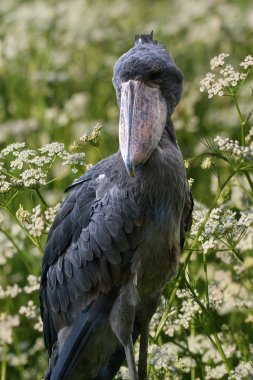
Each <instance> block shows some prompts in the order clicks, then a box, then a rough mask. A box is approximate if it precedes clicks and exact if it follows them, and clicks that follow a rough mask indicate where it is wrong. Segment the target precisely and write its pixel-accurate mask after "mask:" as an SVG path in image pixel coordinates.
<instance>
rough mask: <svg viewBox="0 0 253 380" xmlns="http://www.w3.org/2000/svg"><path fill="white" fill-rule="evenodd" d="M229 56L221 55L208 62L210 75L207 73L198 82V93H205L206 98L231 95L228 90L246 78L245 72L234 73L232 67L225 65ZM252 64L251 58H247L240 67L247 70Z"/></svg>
mask: <svg viewBox="0 0 253 380" xmlns="http://www.w3.org/2000/svg"><path fill="white" fill-rule="evenodd" d="M228 56H229V54H225V53H221V54H219V55H218V56H217V57H214V58H213V59H212V60H211V61H210V66H211V71H212V72H211V73H210V72H209V73H207V74H206V76H205V78H203V79H202V80H201V81H200V92H204V91H207V93H208V98H212V97H213V96H214V95H219V96H223V95H225V94H227V95H231V92H230V90H231V89H233V88H234V87H236V86H237V85H238V84H239V83H240V82H241V81H242V80H244V79H245V78H246V76H247V74H246V73H245V72H238V71H235V69H234V68H233V66H232V65H230V64H225V60H226V58H227V57H228ZM251 62H252V57H251V56H247V57H246V58H245V60H244V61H243V62H241V63H240V66H241V67H242V68H243V70H246V69H248V68H249V67H250V66H252V64H251Z"/></svg>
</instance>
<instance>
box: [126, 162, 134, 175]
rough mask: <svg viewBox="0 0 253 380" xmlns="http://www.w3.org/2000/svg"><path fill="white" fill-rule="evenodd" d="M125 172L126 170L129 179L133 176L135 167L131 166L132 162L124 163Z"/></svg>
mask: <svg viewBox="0 0 253 380" xmlns="http://www.w3.org/2000/svg"><path fill="white" fill-rule="evenodd" d="M126 170H127V172H128V174H129V176H130V177H134V176H135V165H134V164H133V162H132V161H130V160H127V161H126Z"/></svg>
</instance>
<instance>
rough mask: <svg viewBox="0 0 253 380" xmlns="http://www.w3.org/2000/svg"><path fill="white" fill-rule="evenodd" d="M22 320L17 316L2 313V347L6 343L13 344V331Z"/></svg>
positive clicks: (0, 338)
mask: <svg viewBox="0 0 253 380" xmlns="http://www.w3.org/2000/svg"><path fill="white" fill-rule="evenodd" d="M19 323H20V320H19V317H18V316H17V315H10V314H5V313H0V346H2V345H3V344H4V343H7V344H11V343H12V342H13V335H12V329H13V327H17V326H19Z"/></svg>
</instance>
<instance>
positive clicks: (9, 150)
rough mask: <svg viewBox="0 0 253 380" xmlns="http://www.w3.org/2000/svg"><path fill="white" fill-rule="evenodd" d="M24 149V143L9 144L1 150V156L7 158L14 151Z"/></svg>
mask: <svg viewBox="0 0 253 380" xmlns="http://www.w3.org/2000/svg"><path fill="white" fill-rule="evenodd" d="M24 147H25V143H24V142H22V143H14V144H10V145H8V146H7V147H6V148H4V149H3V150H1V155H2V156H7V155H8V154H10V153H13V152H15V151H16V150H20V149H22V148H24Z"/></svg>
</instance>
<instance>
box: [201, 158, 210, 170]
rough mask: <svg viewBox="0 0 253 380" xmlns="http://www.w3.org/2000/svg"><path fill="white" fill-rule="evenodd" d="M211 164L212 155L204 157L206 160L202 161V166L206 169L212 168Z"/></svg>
mask: <svg viewBox="0 0 253 380" xmlns="http://www.w3.org/2000/svg"><path fill="white" fill-rule="evenodd" d="M211 166H212V159H211V157H206V158H204V160H203V161H202V163H201V168H202V169H204V170H206V169H210V167H211Z"/></svg>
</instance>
